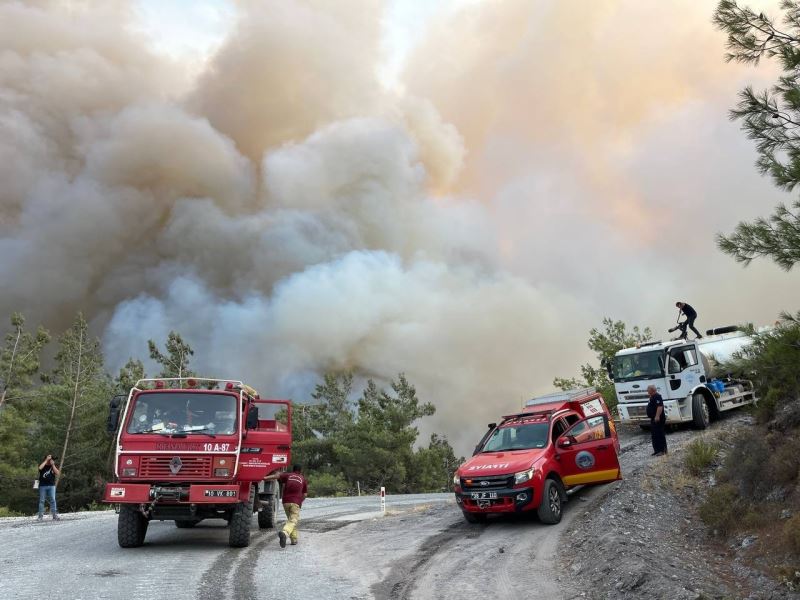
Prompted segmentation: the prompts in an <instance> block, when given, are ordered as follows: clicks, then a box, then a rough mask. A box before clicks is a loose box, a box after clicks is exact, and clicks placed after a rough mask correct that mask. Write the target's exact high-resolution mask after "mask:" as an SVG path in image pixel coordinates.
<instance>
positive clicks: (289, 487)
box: [264, 465, 308, 548]
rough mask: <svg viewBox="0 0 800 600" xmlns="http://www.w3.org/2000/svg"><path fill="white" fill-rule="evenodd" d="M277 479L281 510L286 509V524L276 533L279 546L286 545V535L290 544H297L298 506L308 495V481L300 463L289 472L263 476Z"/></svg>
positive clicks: (283, 546)
mask: <svg viewBox="0 0 800 600" xmlns="http://www.w3.org/2000/svg"><path fill="white" fill-rule="evenodd" d="M264 479H265V480H266V481H269V480H272V479H277V480H278V481H280V482H281V483H282V484H283V510H284V511H286V524H285V525H284V526H283V529H282V530H281V531H280V532H279V533H278V539H279V541H280V544H281V548H285V547H286V538H287V537H288V538H289V539H290V540H291V542H292V546H294V545H296V544H297V525H298V523H299V522H300V507H301V506H303V500H305V499H306V495H308V483H307V482H306V478H305V477H303V473H302V468H301V467H300V465H294V466H293V467H292V472H291V473H275V474H274V475H269V476H268V477H265V478H264Z"/></svg>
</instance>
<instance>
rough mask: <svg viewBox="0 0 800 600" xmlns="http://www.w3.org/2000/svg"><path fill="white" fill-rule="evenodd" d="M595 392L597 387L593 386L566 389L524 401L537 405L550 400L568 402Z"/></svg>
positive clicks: (550, 401) (527, 404) (530, 404)
mask: <svg viewBox="0 0 800 600" xmlns="http://www.w3.org/2000/svg"><path fill="white" fill-rule="evenodd" d="M596 393H597V389H596V388H593V387H585V388H578V389H575V390H566V391H564V392H553V393H552V394H547V395H545V396H537V397H536V398H531V399H530V400H528V401H527V402H526V403H525V406H526V407H528V406H538V405H540V404H550V403H552V402H569V401H571V400H580V399H581V398H582V397H585V396H591V395H592V394H596ZM528 414H531V413H528Z"/></svg>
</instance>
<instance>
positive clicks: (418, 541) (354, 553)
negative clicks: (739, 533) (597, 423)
mask: <svg viewBox="0 0 800 600" xmlns="http://www.w3.org/2000/svg"><path fill="white" fill-rule="evenodd" d="M622 446H623V455H622V464H623V475H624V474H625V471H626V469H632V468H635V463H638V462H640V461H641V460H642V459H643V457H644V456H645V455H648V453H647V452H646V449H647V447H649V436H647V435H646V434H640V433H639V432H638V431H637V432H635V433H630V434H627V435H626V436H624V437H623V439H622ZM631 450H634V451H633V452H632V451H631ZM607 490H608V488H607V487H606V486H602V487H597V488H584V489H582V490H580V491H578V492H577V493H576V494H574V495H573V496H572V497H571V499H570V502H568V503H567V504H566V506H565V508H564V517H563V520H562V522H561V524H560V525H557V526H547V525H542V524H541V523H539V522H538V521H537V520H536V519H535V518H531V517H512V518H509V517H506V518H501V519H496V520H490V522H489V523H488V524H485V525H469V524H467V523H465V522H464V521H463V518H462V517H461V512H460V510H459V509H458V507H457V506H456V504H455V502H454V500H453V496H452V494H425V495H408V496H389V497H387V509H388V514H387V516H383V517H382V516H380V514H379V513H378V512H377V511H378V509H379V502H378V499H377V498H376V497H361V498H337V499H325V498H320V499H310V500H308V501H307V502H306V505H305V506H304V507H303V514H302V521H301V530H300V531H301V534H300V535H301V538H300V544H299V545H298V546H294V547H292V546H289V547H287V548H286V549H281V548H280V547H279V546H278V543H277V538H276V535H275V532H274V531H272V530H270V531H266V532H262V531H259V530H258V528H257V525H256V524H255V519H254V520H253V531H252V538H251V543H250V546H249V547H248V548H244V549H232V548H228V546H227V538H228V534H227V529H226V528H225V526H224V522H223V521H213V520H210V521H204V522H203V523H201V524H200V525H198V526H197V527H196V528H194V529H177V528H175V526H174V524H172V523H170V522H163V523H162V522H154V523H151V525H150V528H149V530H148V532H147V539H146V542H145V545H144V546H143V547H141V548H136V549H128V550H123V549H121V548H119V547H118V546H117V541H116V515H115V514H114V513H112V512H103V513H79V514H71V515H64V516H63V520H62V521H60V522H53V521H50V520H45V522H43V523H37V522H35V520H34V519H32V518H12V519H0V540H2V542H3V543H2V544H0V568H1V569H2V572H3V577H2V578H0V598H13V599H20V600H22V599H28V598H30V599H31V600H34V599H36V600H38V599H39V598H42V597H52V598H69V599H94V598H104V599H115V598H124V599H136V598H148V599H149V598H170V600H181V599H184V598H186V599H189V598H191V599H194V598H198V599H200V600H212V599H213V600H220V599H223V598H231V599H234V600H246V599H251V598H252V599H255V598H258V599H262V600H269V599H272V598H281V599H283V600H295V599H297V600H300V599H302V600H309V599H317V598H319V599H328V598H330V599H339V598H342V599H347V600H355V599H364V600H367V599H371V598H375V599H377V600H403V599H409V600H422V599H434V598H435V599H437V600H438V599H443V600H447V599H451V598H452V599H455V598H459V599H461V598H464V597H478V596H491V597H499V598H503V597H512V595H513V594H515V593H518V592H519V591H520V590H532V589H535V590H536V591H537V596H539V597H546V598H553V599H557V598H571V597H575V596H576V595H579V592H577V591H576V590H575V589H572V588H571V587H570V584H569V583H568V582H569V581H571V579H572V578H570V577H565V576H563V571H560V570H559V568H563V566H562V565H559V564H557V562H556V560H557V559H556V557H557V556H558V554H559V549H561V548H562V547H563V544H564V540H563V539H562V536H563V534H564V533H565V532H567V531H569V528H570V524H571V523H573V521H575V520H576V519H578V518H579V517H580V516H581V515H583V514H584V513H585V512H586V510H587V508H588V507H590V506H594V505H595V500H596V499H598V498H600V497H601V496H602V495H603V494H604V492H605V491H607Z"/></svg>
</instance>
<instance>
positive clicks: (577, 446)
mask: <svg viewBox="0 0 800 600" xmlns="http://www.w3.org/2000/svg"><path fill="white" fill-rule="evenodd" d="M555 451H556V459H557V460H558V461H559V463H560V466H561V479H562V481H563V482H564V485H566V486H567V487H571V486H574V485H582V484H586V483H605V482H607V481H615V480H617V479H621V473H620V468H619V458H618V457H617V449H616V447H615V444H614V437H613V432H612V430H611V427H610V425H609V422H608V417H607V416H606V415H596V416H593V417H587V418H585V419H582V420H580V421H578V422H577V423H575V424H574V425H573V426H572V427H570V428H569V429H568V430H567V431H565V432H564V433H563V434H562V435H561V436H560V437H559V438H558V440H556V449H555Z"/></svg>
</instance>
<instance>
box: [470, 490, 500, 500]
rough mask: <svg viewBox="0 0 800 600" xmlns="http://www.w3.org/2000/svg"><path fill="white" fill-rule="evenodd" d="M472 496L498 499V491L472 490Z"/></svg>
mask: <svg viewBox="0 0 800 600" xmlns="http://www.w3.org/2000/svg"><path fill="white" fill-rule="evenodd" d="M470 498H472V499H473V500H496V499H497V492H472V493H471V494H470Z"/></svg>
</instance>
